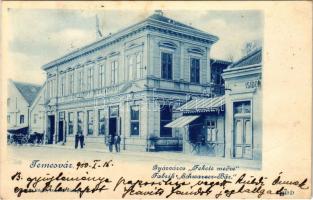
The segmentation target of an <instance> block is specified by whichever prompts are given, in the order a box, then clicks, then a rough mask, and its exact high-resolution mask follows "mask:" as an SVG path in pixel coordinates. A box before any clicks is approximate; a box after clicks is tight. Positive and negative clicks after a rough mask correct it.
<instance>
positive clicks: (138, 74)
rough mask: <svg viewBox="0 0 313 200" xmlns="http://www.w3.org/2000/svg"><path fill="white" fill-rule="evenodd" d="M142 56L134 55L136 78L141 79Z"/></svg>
mask: <svg viewBox="0 0 313 200" xmlns="http://www.w3.org/2000/svg"><path fill="white" fill-rule="evenodd" d="M141 59H142V56H141V53H138V54H137V55H136V77H137V78H142V77H143V68H142V60H141Z"/></svg>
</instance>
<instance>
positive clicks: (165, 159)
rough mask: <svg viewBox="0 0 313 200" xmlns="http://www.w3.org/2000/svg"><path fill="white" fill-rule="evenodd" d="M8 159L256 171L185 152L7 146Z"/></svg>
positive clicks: (245, 162) (251, 163) (251, 165)
mask: <svg viewBox="0 0 313 200" xmlns="http://www.w3.org/2000/svg"><path fill="white" fill-rule="evenodd" d="M7 156H8V160H9V162H15V163H16V162H17V163H18V162H21V161H32V160H49V161H51V160H58V161H64V160H68V161H71V160H72V161H83V160H87V161H88V160H110V159H112V160H114V161H122V162H123V161H124V162H125V161H126V162H133V163H145V164H177V163H179V164H180V165H192V164H205V165H213V166H220V167H224V166H234V167H240V168H252V169H253V168H254V169H255V168H257V167H255V166H257V165H256V163H255V161H253V160H237V159H227V158H222V157H208V156H196V155H191V154H185V153H183V152H134V151H121V152H119V153H116V152H113V153H110V152H108V151H107V150H106V149H88V148H85V149H74V148H71V147H64V146H60V145H45V146H28V145H24V146H19V145H8V148H7Z"/></svg>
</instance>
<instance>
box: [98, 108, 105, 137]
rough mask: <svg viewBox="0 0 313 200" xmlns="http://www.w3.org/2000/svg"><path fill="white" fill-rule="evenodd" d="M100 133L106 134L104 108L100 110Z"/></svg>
mask: <svg viewBox="0 0 313 200" xmlns="http://www.w3.org/2000/svg"><path fill="white" fill-rule="evenodd" d="M98 123H99V126H98V127H99V130H98V131H99V132H98V134H99V135H105V114H104V109H100V110H99V111H98Z"/></svg>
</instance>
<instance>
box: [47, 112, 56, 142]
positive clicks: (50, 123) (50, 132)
mask: <svg viewBox="0 0 313 200" xmlns="http://www.w3.org/2000/svg"><path fill="white" fill-rule="evenodd" d="M54 122H55V117H54V115H50V116H48V141H47V142H48V144H53V138H54Z"/></svg>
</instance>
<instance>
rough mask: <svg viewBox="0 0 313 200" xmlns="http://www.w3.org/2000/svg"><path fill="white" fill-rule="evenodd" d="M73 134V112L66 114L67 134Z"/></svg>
mask: <svg viewBox="0 0 313 200" xmlns="http://www.w3.org/2000/svg"><path fill="white" fill-rule="evenodd" d="M73 133H74V114H73V112H69V113H68V134H69V135H73Z"/></svg>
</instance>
